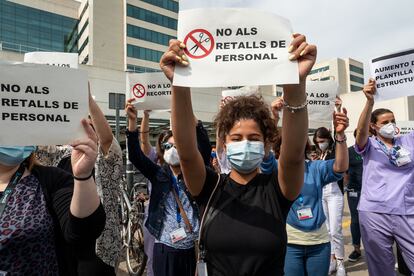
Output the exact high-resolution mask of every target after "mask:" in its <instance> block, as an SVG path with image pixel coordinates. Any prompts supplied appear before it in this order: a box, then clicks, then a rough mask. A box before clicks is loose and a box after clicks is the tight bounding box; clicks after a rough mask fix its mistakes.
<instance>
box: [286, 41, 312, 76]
mask: <svg viewBox="0 0 414 276" xmlns="http://www.w3.org/2000/svg"><path fill="white" fill-rule="evenodd" d="M288 51H289V53H291V55H290V56H289V59H290V60H297V61H298V64H299V79H300V80H301V81H305V80H306V77H307V76H308V74H309V72H310V70H311V69H312V67H313V65H314V64H315V61H316V54H317V50H316V46H315V45H311V44H308V43H307V42H306V37H305V36H304V35H302V34H293V40H292V42H291V44H290V46H289V50H288Z"/></svg>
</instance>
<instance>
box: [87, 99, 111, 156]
mask: <svg viewBox="0 0 414 276" xmlns="http://www.w3.org/2000/svg"><path fill="white" fill-rule="evenodd" d="M89 112H90V114H91V119H92V122H93V127H94V128H95V131H96V134H97V135H98V139H99V144H100V146H101V149H102V151H103V154H104V155H106V154H107V153H108V151H109V148H110V147H111V145H112V140H113V139H114V136H113V135H112V129H111V127H110V126H109V124H108V121H107V120H106V118H105V115H104V114H103V112H102V110H101V109H100V108H99V106H98V105H97V104H96V102H95V100H94V99H93V98H92V95H91V93H90V92H89Z"/></svg>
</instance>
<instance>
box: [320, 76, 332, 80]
mask: <svg viewBox="0 0 414 276" xmlns="http://www.w3.org/2000/svg"><path fill="white" fill-rule="evenodd" d="M330 79H331V77H325V78H321V79H320V80H321V81H326V80H330Z"/></svg>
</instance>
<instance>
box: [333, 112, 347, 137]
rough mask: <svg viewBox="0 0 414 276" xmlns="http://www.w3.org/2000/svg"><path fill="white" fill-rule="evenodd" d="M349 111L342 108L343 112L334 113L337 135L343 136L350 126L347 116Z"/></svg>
mask: <svg viewBox="0 0 414 276" xmlns="http://www.w3.org/2000/svg"><path fill="white" fill-rule="evenodd" d="M347 114H348V111H347V110H346V109H345V108H342V112H334V113H333V124H334V128H335V133H337V134H343V133H344V132H345V130H346V129H347V128H348V126H349V118H348V116H347Z"/></svg>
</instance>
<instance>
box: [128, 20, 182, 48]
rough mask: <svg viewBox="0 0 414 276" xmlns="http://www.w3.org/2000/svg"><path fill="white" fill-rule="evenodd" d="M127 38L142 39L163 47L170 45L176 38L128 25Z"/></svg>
mask: <svg viewBox="0 0 414 276" xmlns="http://www.w3.org/2000/svg"><path fill="white" fill-rule="evenodd" d="M127 36H129V37H133V38H137V39H142V40H145V41H150V42H154V43H157V44H161V45H168V42H169V41H170V39H173V38H175V37H174V36H171V35H167V34H163V33H159V32H155V31H151V30H148V29H145V28H141V27H137V26H134V25H129V24H128V25H127Z"/></svg>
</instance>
